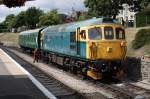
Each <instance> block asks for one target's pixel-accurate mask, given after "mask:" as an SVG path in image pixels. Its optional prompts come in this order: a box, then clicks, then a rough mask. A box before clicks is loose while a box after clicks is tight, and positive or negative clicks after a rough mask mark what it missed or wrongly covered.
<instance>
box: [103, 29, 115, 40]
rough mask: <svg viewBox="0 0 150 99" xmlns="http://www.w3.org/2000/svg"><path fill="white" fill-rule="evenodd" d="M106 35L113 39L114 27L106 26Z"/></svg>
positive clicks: (106, 37) (107, 37)
mask: <svg viewBox="0 0 150 99" xmlns="http://www.w3.org/2000/svg"><path fill="white" fill-rule="evenodd" d="M104 35H105V39H113V38H114V33H113V28H112V27H105V28H104Z"/></svg>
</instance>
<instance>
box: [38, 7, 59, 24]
mask: <svg viewBox="0 0 150 99" xmlns="http://www.w3.org/2000/svg"><path fill="white" fill-rule="evenodd" d="M59 23H60V20H59V15H58V12H57V9H54V10H52V11H50V12H48V13H45V14H43V15H41V16H40V17H39V26H48V25H56V24H59Z"/></svg>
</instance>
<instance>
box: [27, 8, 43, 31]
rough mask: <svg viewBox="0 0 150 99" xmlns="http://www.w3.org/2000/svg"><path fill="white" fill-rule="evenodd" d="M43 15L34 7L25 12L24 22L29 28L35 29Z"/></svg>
mask: <svg viewBox="0 0 150 99" xmlns="http://www.w3.org/2000/svg"><path fill="white" fill-rule="evenodd" d="M42 14H43V11H42V10H40V9H37V8H35V7H31V8H29V9H28V10H27V11H26V22H27V26H28V27H30V28H36V25H37V23H38V22H39V17H40V16H41V15H42Z"/></svg>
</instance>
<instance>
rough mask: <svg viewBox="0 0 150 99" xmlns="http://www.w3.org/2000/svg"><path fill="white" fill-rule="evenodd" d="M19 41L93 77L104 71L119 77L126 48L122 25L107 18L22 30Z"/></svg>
mask: <svg viewBox="0 0 150 99" xmlns="http://www.w3.org/2000/svg"><path fill="white" fill-rule="evenodd" d="M19 45H20V46H21V48H23V49H26V50H27V49H28V50H31V51H32V50H34V49H35V48H38V49H41V53H42V58H43V59H47V60H48V61H49V62H54V63H57V64H59V65H61V66H64V67H65V68H69V69H70V70H72V71H73V72H75V73H81V74H83V75H86V76H89V77H92V78H93V79H102V77H103V76H104V75H105V74H111V75H113V76H116V77H118V78H119V77H120V76H121V75H122V74H123V67H122V66H121V61H123V60H124V59H125V57H126V49H127V48H126V40H125V30H124V28H123V27H122V26H121V25H119V24H117V23H116V22H114V20H110V19H108V18H93V19H89V20H85V21H80V22H73V23H67V24H63V25H56V26H49V27H47V28H43V29H36V30H29V31H24V32H21V33H20V35H19Z"/></svg>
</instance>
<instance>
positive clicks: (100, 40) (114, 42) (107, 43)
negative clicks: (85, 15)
mask: <svg viewBox="0 0 150 99" xmlns="http://www.w3.org/2000/svg"><path fill="white" fill-rule="evenodd" d="M88 38H89V39H88V43H87V44H88V45H87V58H88V59H91V60H97V59H104V60H122V59H124V58H125V56H126V40H125V31H124V29H123V28H122V27H121V26H120V25H116V24H103V25H97V26H94V27H90V28H89V29H88Z"/></svg>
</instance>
